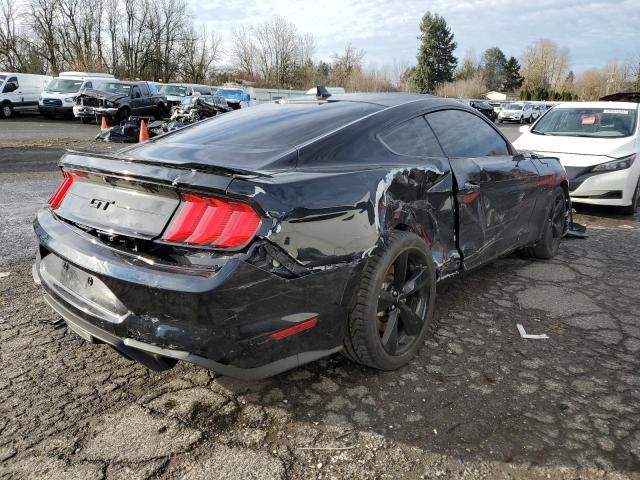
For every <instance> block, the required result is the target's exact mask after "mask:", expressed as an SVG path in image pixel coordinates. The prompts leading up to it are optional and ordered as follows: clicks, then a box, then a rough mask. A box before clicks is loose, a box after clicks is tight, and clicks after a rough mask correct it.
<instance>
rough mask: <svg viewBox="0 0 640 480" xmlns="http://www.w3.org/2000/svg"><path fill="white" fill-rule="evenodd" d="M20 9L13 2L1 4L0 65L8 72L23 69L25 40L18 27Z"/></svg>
mask: <svg viewBox="0 0 640 480" xmlns="http://www.w3.org/2000/svg"><path fill="white" fill-rule="evenodd" d="M17 16H18V9H17V6H16V4H15V3H14V2H12V1H11V0H2V3H0V63H1V64H2V65H3V67H4V68H6V69H8V70H20V69H21V68H22V66H23V65H22V53H23V52H22V51H21V50H22V47H23V40H22V37H21V36H20V34H19V32H18V26H17Z"/></svg>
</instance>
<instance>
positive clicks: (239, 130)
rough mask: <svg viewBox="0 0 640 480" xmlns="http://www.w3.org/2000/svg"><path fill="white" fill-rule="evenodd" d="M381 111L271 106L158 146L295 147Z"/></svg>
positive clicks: (362, 106) (354, 106) (346, 105)
mask: <svg viewBox="0 0 640 480" xmlns="http://www.w3.org/2000/svg"><path fill="white" fill-rule="evenodd" d="M381 108H382V107H380V106H379V105H372V104H369V103H356V102H328V103H315V102H313V103H297V104H296V103H287V104H275V103H270V104H265V105H259V106H257V107H251V108H242V109H240V110H235V111H233V112H229V113H225V114H224V115H220V116H216V117H213V118H212V119H211V120H207V121H204V122H202V123H200V124H198V125H195V126H193V127H189V128H186V129H184V130H179V131H177V132H175V133H173V134H170V135H167V136H166V137H162V138H159V139H158V140H156V143H158V144H164V143H183V144H193V145H212V144H215V143H219V144H226V145H242V146H256V147H264V148H272V147H273V148H277V147H285V146H291V147H293V146H296V145H300V144H302V143H305V142H307V141H309V140H312V139H313V138H316V137H318V136H320V135H322V134H325V133H328V132H330V131H331V130H334V129H336V128H339V127H342V126H344V125H346V124H348V123H350V122H353V121H355V120H358V119H359V118H362V117H364V116H365V115H369V114H370V113H373V112H376V111H378V110H380V109H381Z"/></svg>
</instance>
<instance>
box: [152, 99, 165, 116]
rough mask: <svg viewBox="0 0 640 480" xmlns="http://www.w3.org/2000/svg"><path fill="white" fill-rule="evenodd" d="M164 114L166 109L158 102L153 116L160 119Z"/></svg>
mask: <svg viewBox="0 0 640 480" xmlns="http://www.w3.org/2000/svg"><path fill="white" fill-rule="evenodd" d="M165 115H166V109H165V106H164V104H163V103H160V104H158V108H157V109H156V113H155V115H154V118H155V119H156V120H162V119H163V118H164V117H165Z"/></svg>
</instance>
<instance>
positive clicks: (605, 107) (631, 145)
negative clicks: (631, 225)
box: [513, 102, 640, 214]
mask: <svg viewBox="0 0 640 480" xmlns="http://www.w3.org/2000/svg"><path fill="white" fill-rule="evenodd" d="M639 110H640V104H638V103H630V102H629V103H628V102H572V103H563V104H560V105H557V106H556V107H554V108H553V109H552V110H550V111H548V112H546V114H545V115H543V116H542V117H540V119H539V120H538V121H537V122H536V123H534V124H533V125H532V126H531V127H528V126H523V127H520V131H521V132H522V135H521V136H520V137H519V138H518V139H517V140H516V141H515V142H514V144H513V145H514V146H515V147H516V148H517V149H518V150H519V151H530V152H534V153H540V154H541V155H544V156H553V157H557V158H559V159H560V162H561V163H562V165H564V168H565V169H566V171H567V175H568V177H569V191H570V195H571V200H572V201H573V202H574V203H589V204H592V205H614V206H618V207H621V208H622V209H623V210H624V211H625V213H628V214H633V213H635V211H636V210H637V209H638V205H639V203H640V180H639V179H640V160H639V159H638V156H639V152H640V135H639V133H638V130H639V124H640V118H639V116H640V113H639Z"/></svg>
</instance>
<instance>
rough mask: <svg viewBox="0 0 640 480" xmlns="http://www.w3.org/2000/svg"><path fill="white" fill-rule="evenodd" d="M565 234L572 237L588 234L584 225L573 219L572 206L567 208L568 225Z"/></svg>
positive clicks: (586, 235)
mask: <svg viewBox="0 0 640 480" xmlns="http://www.w3.org/2000/svg"><path fill="white" fill-rule="evenodd" d="M565 235H566V236H567V237H573V238H587V237H588V236H589V235H588V234H587V227H586V226H584V225H581V224H579V223H576V222H574V221H573V208H570V209H569V225H568V228H567V232H566V233H565Z"/></svg>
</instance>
